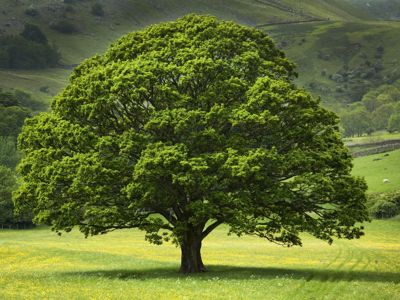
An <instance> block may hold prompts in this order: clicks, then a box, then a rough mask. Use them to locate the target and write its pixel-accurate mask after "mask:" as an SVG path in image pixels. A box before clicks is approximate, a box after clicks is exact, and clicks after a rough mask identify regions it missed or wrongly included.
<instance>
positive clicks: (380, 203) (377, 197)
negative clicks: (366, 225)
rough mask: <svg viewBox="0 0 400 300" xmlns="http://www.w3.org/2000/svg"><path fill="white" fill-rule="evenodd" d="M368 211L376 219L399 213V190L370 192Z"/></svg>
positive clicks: (390, 216)
mask: <svg viewBox="0 0 400 300" xmlns="http://www.w3.org/2000/svg"><path fill="white" fill-rule="evenodd" d="M368 203H369V208H368V209H369V211H370V213H371V215H372V217H374V218H377V219H387V218H392V217H394V216H396V215H398V214H400V192H399V191H397V192H392V193H381V194H371V195H369V196H368Z"/></svg>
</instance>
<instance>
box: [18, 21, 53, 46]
mask: <svg viewBox="0 0 400 300" xmlns="http://www.w3.org/2000/svg"><path fill="white" fill-rule="evenodd" d="M21 36H22V37H23V38H25V39H27V40H29V41H33V42H36V43H39V44H44V45H46V44H47V37H46V35H45V34H44V33H43V32H42V31H41V30H40V28H39V27H38V26H36V25H33V24H25V25H24V30H23V31H22V32H21Z"/></svg>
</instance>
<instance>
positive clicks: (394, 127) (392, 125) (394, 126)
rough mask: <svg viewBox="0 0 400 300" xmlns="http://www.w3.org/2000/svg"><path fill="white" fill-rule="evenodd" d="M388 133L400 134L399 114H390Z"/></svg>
mask: <svg viewBox="0 0 400 300" xmlns="http://www.w3.org/2000/svg"><path fill="white" fill-rule="evenodd" d="M388 131H389V132H395V131H399V132H400V112H397V113H395V114H392V115H391V116H390V118H389V122H388Z"/></svg>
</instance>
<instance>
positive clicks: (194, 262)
mask: <svg viewBox="0 0 400 300" xmlns="http://www.w3.org/2000/svg"><path fill="white" fill-rule="evenodd" d="M201 241H202V238H201V236H199V235H195V234H193V233H186V234H185V237H184V239H183V241H182V242H181V268H180V270H179V272H181V273H200V272H205V271H206V268H205V267H204V264H203V261H202V259H201V252H200V251H201Z"/></svg>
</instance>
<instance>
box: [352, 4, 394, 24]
mask: <svg viewBox="0 0 400 300" xmlns="http://www.w3.org/2000/svg"><path fill="white" fill-rule="evenodd" d="M348 1H349V3H350V4H352V5H355V6H358V7H360V8H362V9H363V10H365V11H367V12H368V13H370V14H371V15H373V16H375V17H376V18H379V19H382V20H400V1H398V0H348Z"/></svg>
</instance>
